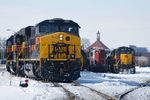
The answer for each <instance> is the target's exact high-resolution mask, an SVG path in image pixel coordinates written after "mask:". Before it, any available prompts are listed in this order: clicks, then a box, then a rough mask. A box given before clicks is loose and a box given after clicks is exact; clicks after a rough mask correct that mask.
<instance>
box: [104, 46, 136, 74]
mask: <svg viewBox="0 0 150 100" xmlns="http://www.w3.org/2000/svg"><path fill="white" fill-rule="evenodd" d="M106 62H107V65H108V66H109V71H110V72H113V73H119V72H128V73H135V66H136V62H135V51H134V50H133V49H132V48H129V47H125V46H123V47H119V48H117V49H114V50H113V51H112V52H111V54H110V55H109V56H108V57H107V61H106Z"/></svg>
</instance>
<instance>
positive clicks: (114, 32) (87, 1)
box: [0, 0, 150, 49]
mask: <svg viewBox="0 0 150 100" xmlns="http://www.w3.org/2000/svg"><path fill="white" fill-rule="evenodd" d="M56 17H57V18H64V19H72V20H74V21H76V22H77V23H79V25H80V26H81V31H80V36H81V37H82V38H88V39H89V40H90V42H91V43H93V42H94V41H95V40H96V33H97V31H98V30H99V31H100V33H101V41H102V42H103V43H104V44H106V45H107V46H108V47H109V48H116V47H119V46H123V45H124V46H128V45H129V44H133V45H136V46H140V47H148V48H149V49H150V0H1V1H0V36H1V37H8V36H10V35H11V32H7V31H6V29H8V28H10V29H13V30H14V31H18V30H19V29H20V28H23V27H26V26H28V25H35V24H37V23H38V22H40V21H42V20H45V19H51V18H56Z"/></svg>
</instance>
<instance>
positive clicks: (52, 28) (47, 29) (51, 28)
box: [39, 25, 79, 36]
mask: <svg viewBox="0 0 150 100" xmlns="http://www.w3.org/2000/svg"><path fill="white" fill-rule="evenodd" d="M39 32H40V33H44V34H51V33H55V32H66V33H70V34H73V35H76V36H79V34H78V27H76V26H67V25H63V26H58V25H41V26H39Z"/></svg>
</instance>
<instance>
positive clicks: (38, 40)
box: [6, 18, 83, 81]
mask: <svg viewBox="0 0 150 100" xmlns="http://www.w3.org/2000/svg"><path fill="white" fill-rule="evenodd" d="M79 28H80V26H79V25H78V24H77V23H75V22H74V21H72V20H64V19H60V18H55V19H51V20H44V21H42V22H40V23H38V24H37V25H36V26H28V27H26V28H23V29H21V30H20V31H18V32H17V33H16V34H14V35H13V36H11V37H10V38H9V39H8V40H7V44H6V46H7V61H6V66H7V70H8V71H11V72H13V73H15V74H22V75H26V76H28V77H36V78H42V79H47V80H51V81H71V80H76V79H77V78H78V77H80V69H81V66H82V65H83V64H82V63H83V61H82V55H81V45H80V44H81V43H80V42H81V40H80V36H79Z"/></svg>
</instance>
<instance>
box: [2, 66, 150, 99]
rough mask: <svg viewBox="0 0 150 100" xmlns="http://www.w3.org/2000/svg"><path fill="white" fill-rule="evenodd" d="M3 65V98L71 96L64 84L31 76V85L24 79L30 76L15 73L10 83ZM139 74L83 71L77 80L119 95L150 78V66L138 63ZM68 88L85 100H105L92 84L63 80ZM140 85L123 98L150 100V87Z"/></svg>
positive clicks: (99, 89) (55, 97)
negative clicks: (55, 84)
mask: <svg viewBox="0 0 150 100" xmlns="http://www.w3.org/2000/svg"><path fill="white" fill-rule="evenodd" d="M4 67H5V66H3V67H1V66H0V80H1V81H0V100H67V99H68V97H67V95H66V93H65V92H64V90H63V89H62V88H60V87H53V84H52V83H43V82H40V81H36V80H32V79H29V86H28V87H27V88H22V87H20V86H19V83H20V81H21V82H22V81H24V80H25V79H26V78H21V77H17V76H12V81H11V85H10V73H8V72H7V71H6V70H5V69H4ZM136 71H137V72H136V74H112V73H93V72H88V71H84V72H81V77H80V78H79V79H78V80H76V81H77V82H79V83H81V84H83V85H86V86H88V87H91V88H93V89H96V90H97V91H100V92H103V93H106V94H108V95H110V96H115V95H118V94H120V93H123V92H125V91H127V90H129V89H131V88H135V87H137V86H138V84H139V83H143V82H145V81H146V80H148V79H149V78H150V68H149V67H144V68H140V67H136ZM60 84H62V85H63V86H64V87H65V88H66V89H68V90H69V91H71V92H72V93H74V94H75V95H77V96H78V97H80V98H81V99H82V98H83V99H85V100H103V98H102V97H100V96H99V95H97V94H96V93H94V92H92V91H91V90H89V89H88V88H85V87H81V86H73V85H72V84H71V83H60ZM149 86H150V85H149ZM149 86H147V87H144V88H140V89H137V90H136V91H133V92H131V93H129V94H128V95H127V96H125V97H124V98H123V100H149V98H150V87H149Z"/></svg>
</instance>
